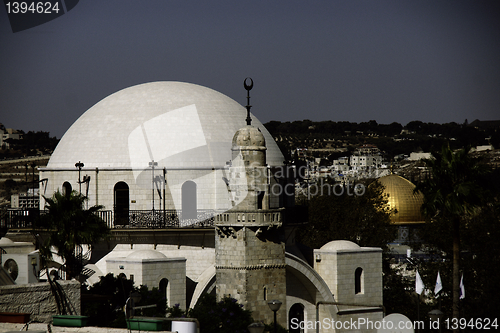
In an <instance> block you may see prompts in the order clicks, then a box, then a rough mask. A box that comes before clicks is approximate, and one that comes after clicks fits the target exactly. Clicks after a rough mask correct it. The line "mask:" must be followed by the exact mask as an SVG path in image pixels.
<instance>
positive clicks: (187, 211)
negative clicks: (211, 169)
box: [181, 180, 198, 219]
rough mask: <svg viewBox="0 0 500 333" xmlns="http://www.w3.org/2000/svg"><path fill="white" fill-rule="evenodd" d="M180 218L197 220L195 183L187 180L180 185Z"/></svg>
mask: <svg viewBox="0 0 500 333" xmlns="http://www.w3.org/2000/svg"><path fill="white" fill-rule="evenodd" d="M181 191H182V218H183V219H197V218H198V208H197V202H196V200H197V199H196V183H195V182H193V181H191V180H188V181H187V182H185V183H184V184H182V189H181Z"/></svg>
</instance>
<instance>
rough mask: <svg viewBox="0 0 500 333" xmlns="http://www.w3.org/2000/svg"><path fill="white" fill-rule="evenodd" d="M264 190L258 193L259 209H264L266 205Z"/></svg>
mask: <svg viewBox="0 0 500 333" xmlns="http://www.w3.org/2000/svg"><path fill="white" fill-rule="evenodd" d="M264 194H265V192H264V191H259V192H258V194H257V209H262V206H263V205H264Z"/></svg>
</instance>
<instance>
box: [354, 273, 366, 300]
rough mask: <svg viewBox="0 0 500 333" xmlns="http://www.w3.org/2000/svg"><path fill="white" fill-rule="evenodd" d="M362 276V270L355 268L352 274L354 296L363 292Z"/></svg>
mask: <svg viewBox="0 0 500 333" xmlns="http://www.w3.org/2000/svg"><path fill="white" fill-rule="evenodd" d="M363 275H364V274H363V268H361V267H358V268H356V271H355V272H354V292H355V293H356V294H362V293H363V291H364V290H363V289H364V281H363V279H364V277H363Z"/></svg>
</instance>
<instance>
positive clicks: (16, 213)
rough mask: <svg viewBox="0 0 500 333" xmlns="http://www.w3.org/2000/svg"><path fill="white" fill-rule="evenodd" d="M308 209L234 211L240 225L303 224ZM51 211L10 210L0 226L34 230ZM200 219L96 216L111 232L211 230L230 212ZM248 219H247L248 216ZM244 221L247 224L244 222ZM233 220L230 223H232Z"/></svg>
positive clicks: (201, 214) (200, 213)
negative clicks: (119, 230)
mask: <svg viewBox="0 0 500 333" xmlns="http://www.w3.org/2000/svg"><path fill="white" fill-rule="evenodd" d="M304 208H305V207H301V206H295V207H289V208H287V209H285V210H282V211H279V212H278V211H273V210H271V211H263V213H264V214H262V215H257V214H252V213H245V212H231V214H238V215H241V217H240V220H241V221H238V222H245V221H250V220H249V219H250V218H251V219H252V221H254V222H255V220H256V219H264V220H268V221H282V222H284V223H287V224H288V223H297V222H299V223H303V222H306V221H307V210H306V209H304ZM46 212H47V211H43V210H38V209H9V210H7V211H3V212H2V215H1V219H0V227H2V228H8V229H30V228H32V227H33V224H34V222H35V221H36V219H37V218H38V217H39V216H40V215H42V214H46ZM196 213H197V214H196V218H183V214H182V211H181V210H175V209H171V210H170V209H167V210H122V211H112V210H100V211H98V212H97V213H96V214H98V216H99V217H100V218H101V219H102V220H103V221H104V222H106V224H107V226H108V227H109V228H110V229H123V228H150V229H151V228H154V229H166V228H210V227H213V226H214V221H215V219H216V218H217V216H218V215H219V217H218V218H219V222H220V221H225V218H227V216H226V215H228V213H226V211H224V210H222V211H219V210H209V209H206V210H202V209H199V210H197V212H196ZM244 216H245V217H244ZM243 220H244V221H243ZM228 221H229V220H228Z"/></svg>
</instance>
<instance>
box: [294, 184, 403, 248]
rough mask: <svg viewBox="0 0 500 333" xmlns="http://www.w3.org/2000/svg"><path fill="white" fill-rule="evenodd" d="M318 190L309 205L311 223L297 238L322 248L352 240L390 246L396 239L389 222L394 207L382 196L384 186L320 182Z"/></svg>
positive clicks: (307, 202) (371, 244)
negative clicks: (329, 244) (332, 242)
mask: <svg viewBox="0 0 500 333" xmlns="http://www.w3.org/2000/svg"><path fill="white" fill-rule="evenodd" d="M318 189H319V191H318V192H323V193H318V194H322V195H311V198H310V200H306V199H307V198H304V199H303V201H304V202H305V203H306V204H307V206H308V212H309V216H308V221H309V222H308V224H307V226H304V227H303V228H301V229H300V230H299V231H298V232H297V240H298V241H299V242H301V243H302V244H304V245H307V246H309V247H311V248H320V247H321V246H323V245H324V244H326V243H328V242H330V241H332V240H340V239H343V240H349V241H352V242H354V243H357V244H358V245H360V246H377V247H381V248H383V249H387V244H388V243H390V242H392V241H393V240H394V239H396V227H395V226H394V225H391V224H390V213H391V209H390V208H389V206H388V205H387V199H386V198H384V196H383V195H382V193H383V190H384V188H383V186H382V185H381V184H380V183H379V182H373V183H371V184H370V185H369V186H365V185H364V184H358V187H357V190H356V191H355V190H354V189H353V188H352V187H347V186H346V187H341V185H340V184H334V185H331V186H330V185H329V184H323V185H322V186H321V187H320V186H319V185H318Z"/></svg>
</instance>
